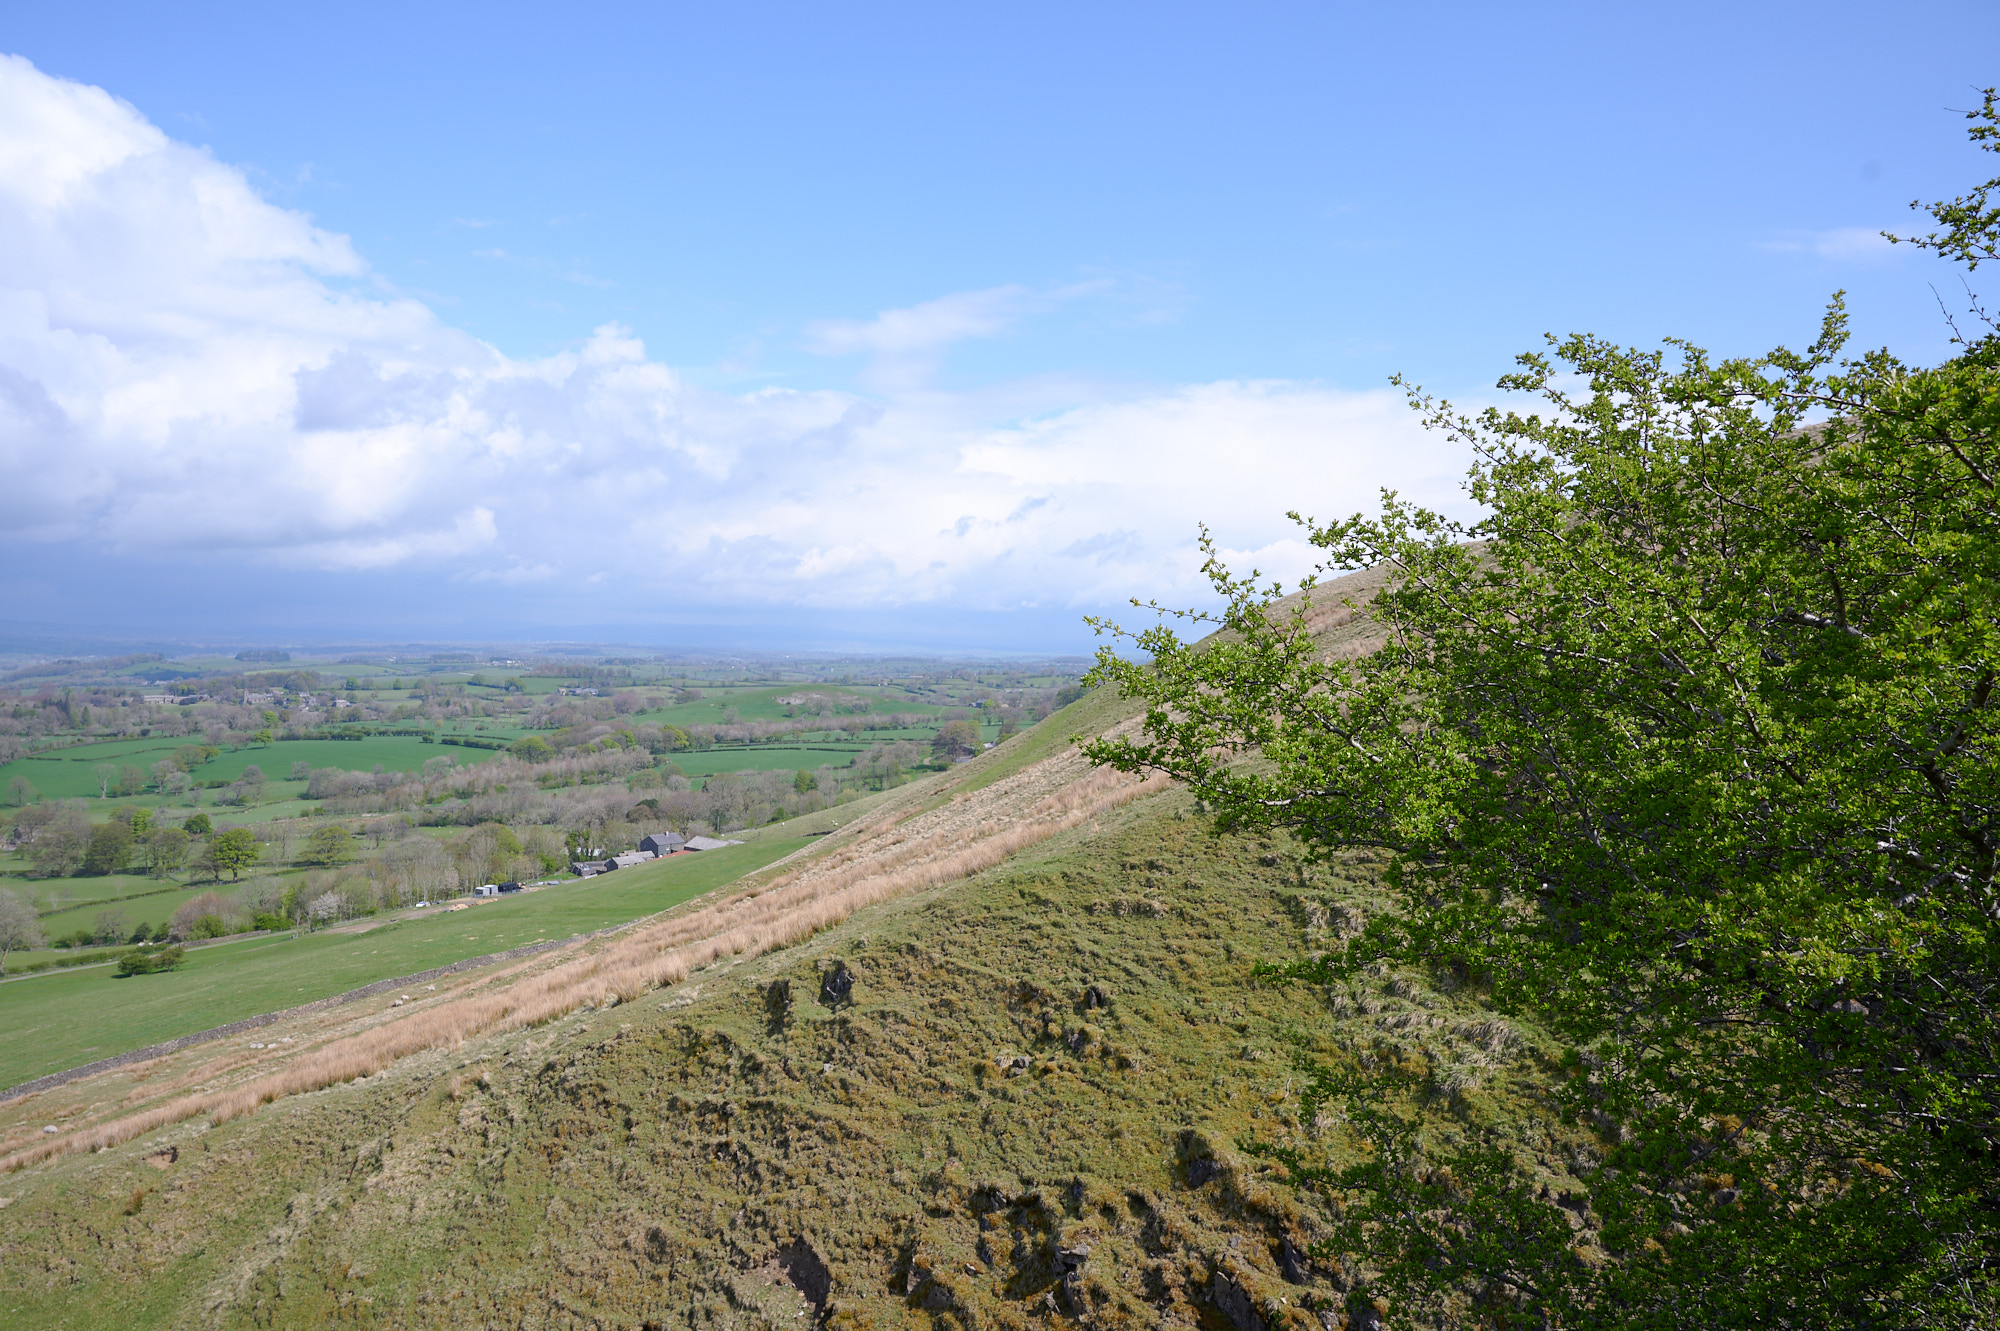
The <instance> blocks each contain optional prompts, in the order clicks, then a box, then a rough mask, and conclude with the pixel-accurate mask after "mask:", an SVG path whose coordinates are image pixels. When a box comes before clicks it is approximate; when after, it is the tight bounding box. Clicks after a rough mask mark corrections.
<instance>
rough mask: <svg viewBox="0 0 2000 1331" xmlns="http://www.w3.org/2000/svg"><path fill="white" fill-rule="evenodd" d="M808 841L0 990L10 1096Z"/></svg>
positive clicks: (0, 1050)
mask: <svg viewBox="0 0 2000 1331" xmlns="http://www.w3.org/2000/svg"><path fill="white" fill-rule="evenodd" d="M807 844H809V841H808V839H807V838H803V837H791V838H772V839H761V838H760V839H759V840H757V841H755V842H752V843H750V844H747V845H742V846H731V847H729V848H728V849H726V850H712V851H707V852H704V853H702V854H700V855H676V856H673V857H672V858H671V859H667V860H663V861H659V862H656V863H653V864H644V865H639V866H636V867H634V868H630V869H621V870H619V871H618V872H617V873H613V874H606V875H604V876H602V877H598V878H586V879H583V880H581V881H579V882H574V883H563V884H560V885H558V886H555V887H544V888H542V889H540V890H538V891H535V892H524V893H521V894H519V895H517V896H512V897H501V898H499V899H498V900H495V901H491V902H484V903H481V904H480V905H477V906H474V907H473V908H472V909H471V910H466V911H456V912H447V911H442V910H440V911H430V912H426V913H425V914H424V915H423V916H422V917H420V918H415V919H404V920H399V921H397V922H395V923H392V924H387V925H383V926H381V927H379V928H376V929H373V930H370V931H369V932H367V933H360V934H344V933H338V932H332V931H328V932H324V933H316V934H303V935H298V936H294V935H290V934H273V935H270V936H268V937H265V938H257V939H250V940H248V941H245V942H241V943H234V944H229V945H224V946H215V947H206V948H197V949H194V950H191V951H190V952H189V953H188V954H187V961H186V962H185V964H183V965H182V967H181V968H180V969H179V970H175V971H169V972H167V973H165V974H161V975H140V976H134V977H131V978H129V979H123V980H121V979H117V978H115V977H114V976H113V975H112V968H111V967H109V966H103V967H92V968H88V969H78V970H71V971H53V972H44V973H42V974H40V975H34V976H28V977H25V978H22V979H19V980H9V981H6V982H4V983H0V1087H5V1086H14V1085H18V1084H19V1083H21V1082H24V1081H30V1080H32V1079H34V1078H36V1077H39V1076H42V1075H44V1074H46V1073H50V1072H56V1071H59V1070H61V1069H63V1068H68V1067H75V1066H77V1065H78V1064H80V1063H87V1062H89V1061H91V1060H92V1059H95V1058H103V1057H106V1056H108V1055H111V1054H116V1053H122V1052H124V1051H125V1050H128V1049H136V1048H138V1047H140V1046H142V1045H147V1044H152V1043H154V1042H155V1041H159V1040H170V1039H172V1038H174V1037H175V1036H177V1035H186V1034H188V1033H190V1032H192V1031H199V1030H206V1029H207V1028H209V1027H211V1026H220V1025H223V1024H225V1023H227V1022H231V1021H240V1020H241V1019H243V1018H244V1017H251V1016H255V1015H257V1014H258V1013H260V1012H273V1011H276V1010H278V1009H280V1008H287V1007H293V1006H295V1005H297V1004H299V1003H309V1002H311V1001H312V1000H314V999H316V998H325V997H328V996H329V995H332V994H338V993H342V992H344V991H346V990H348V989H356V988H359V987H360V986H362V985H364V984H371V983H373V982H374V981H376V980H386V979H393V978H394V977H396V976H398V975H410V974H413V973H415V972H417V971H421V970H428V969H430V968H431V967H433V966H443V965H446V964H448V963H450V962H453V961H459V960H462V959H464V958H466V957H476V956H482V955H484V954H486V953H489V952H502V951H505V950H506V949H508V948H512V947H519V946H520V945H522V944H523V943H532V942H536V941H537V940H540V939H545V938H567V937H569V936H570V935H571V934H577V933H588V932H590V931H591V930H593V929H602V928H604V927H606V926H608V925H613V924H621V923H624V922H625V921H628V920H634V919H638V918H640V917H641V916H645V915H650V914H652V913H654V912H655V911H661V910H665V909H667V908H668V907H669V906H676V905H679V904H680V903H681V902H684V901H688V900H691V899H693V898H695V897H698V896H700V895H702V894H703V893H705V892H709V891H712V890H714V889H715V888H717V887H720V886H722V885H723V884H725V883H728V882H732V881H734V880H735V879H737V878H739V877H741V876H742V875H744V874H746V873H748V872H750V871H751V870H753V869H757V868H761V867H762V866H764V865H766V864H769V863H770V862H771V861H773V860H776V859H780V858H782V857H783V856H785V855H788V854H790V853H791V852H792V851H794V850H797V849H798V848H799V847H801V846H804V845H807ZM382 1001H384V1002H387V1001H388V999H387V998H386V997H385V998H384V999H383V1000H382Z"/></svg>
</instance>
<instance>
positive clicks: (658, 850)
mask: <svg viewBox="0 0 2000 1331" xmlns="http://www.w3.org/2000/svg"><path fill="white" fill-rule="evenodd" d="M686 845H687V841H686V840H685V839H684V838H683V837H682V836H681V834H680V833H678V832H655V833H653V834H652V835H651V836H644V837H640V838H639V849H640V850H650V851H652V852H653V853H654V854H655V855H671V854H673V853H674V852H675V851H677V850H680V849H682V848H684V847H685V846H686Z"/></svg>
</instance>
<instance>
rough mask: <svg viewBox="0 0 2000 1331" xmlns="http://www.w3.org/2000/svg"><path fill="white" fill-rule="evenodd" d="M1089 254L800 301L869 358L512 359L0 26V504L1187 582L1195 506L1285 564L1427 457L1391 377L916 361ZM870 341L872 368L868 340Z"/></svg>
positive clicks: (603, 588)
mask: <svg viewBox="0 0 2000 1331" xmlns="http://www.w3.org/2000/svg"><path fill="white" fill-rule="evenodd" d="M1096 286H1097V284H1086V285H1085V286H1080V287H1074V288H1067V289H1063V290H1059V291H1053V292H1049V291H1044V292H1034V291H1030V290H1028V289H1026V288H1023V287H1017V286H1006V287H997V288H993V289H990V290H986V291H976V292H964V293H959V294H956V295H947V296H944V297H941V298H939V299H937V300H933V301H928V302H925V303H923V304H919V305H915V306H912V307H909V308H907V309H902V310H890V311H885V312H883V313H881V314H879V315H878V316H876V317H875V318H874V319H872V320H865V321H837V320H836V321H827V322H823V323H819V324H816V325H814V326H812V327H811V328H810V329H808V330H807V336H808V339H809V342H810V344H811V345H812V346H813V347H814V348H815V349H817V350H820V351H823V352H826V353H828V354H860V355H865V356H868V357H870V358H871V361H870V366H871V370H870V373H871V374H872V375H873V377H872V378H870V377H867V376H866V375H864V377H863V379H862V381H861V382H862V383H863V384H864V386H867V387H869V388H870V389H871V390H872V391H871V392H869V393H867V394H863V393H854V392H831V391H827V392H800V391H793V390H787V389H777V388H766V389H762V390H759V391H757V392H753V393H749V394H744V395H729V394H725V393H720V392H715V391H711V390H707V389H703V388H700V387H698V386H695V385H691V384H690V383H688V382H687V381H686V380H685V379H684V378H683V377H682V376H680V375H679V374H677V373H676V372H675V371H674V370H673V369H671V368H670V367H668V366H665V365H662V364H660V363H658V362H656V361H653V360H651V359H649V358H648V356H647V354H646V351H645V348H644V346H643V345H642V344H641V343H640V342H639V340H638V339H637V338H636V337H634V336H633V335H632V333H631V332H629V331H628V330H625V329H622V328H619V327H616V326H607V327H604V328H600V329H598V330H597V331H596V332H595V333H593V334H592V335H591V337H590V338H589V339H588V340H586V341H585V342H584V343H583V344H582V345H581V346H579V347H578V348H577V349H575V350H573V351H570V352H567V353H564V354H561V355H555V356H549V357H545V358H541V359H529V360H522V359H514V358H510V357H507V356H505V355H502V354H501V353H499V352H498V351H496V350H495V349H494V348H492V347H490V346H487V345H485V344H483V343H481V342H479V341H478V340H476V339H474V338H472V337H470V336H468V335H466V334H465V333H463V332H460V331H458V330H456V329H453V328H451V327H449V326H448V325H446V324H444V323H443V322H441V321H440V320H439V319H438V318H437V316H436V315H435V313H434V312H433V311H432V310H431V309H430V308H429V307H428V306H426V305H424V304H422V303H420V302H418V301H415V300H411V299H407V298H385V297H384V296H383V295H382V294H381V293H380V292H379V291H378V290H377V289H376V285H375V284H374V283H373V282H372V281H371V274H370V273H369V271H368V269H367V266H366V264H365V263H364V262H363V261H362V260H361V259H360V257H359V256H357V255H356V254H355V253H354V251H353V249H352V247H351V246H350V245H349V244H348V242H347V240H346V239H345V238H344V237H341V236H337V235H333V234H330V233H328V232H326V231H324V230H322V229H320V228H317V227H315V226H314V225H313V224H312V222H311V221H310V219H308V218H307V217H305V216H304V215H302V214H299V213H297V212H293V211H288V210H286V209H283V208H279V207H276V206H274V205H272V204H271V203H269V202H268V201H266V200H264V199H262V198H260V197H259V196H258V195H257V193H256V192H255V191H254V190H253V189H252V188H251V187H250V185H249V183H248V182H247V180H246V179H245V178H244V176H243V174H242V173H241V172H240V171H237V170H235V169H234V168H231V167H229V166H226V165H224V164H222V163H219V162H217V161H216V160H215V159H214V158H213V157H212V156H211V155H209V154H208V153H206V152H204V151H202V150H199V149H196V148H192V147H189V146H187V145H185V144H181V143H178V142H175V141H174V140H172V139H171V138H169V137H167V136H166V135H164V134H162V133H161V132H160V131H159V130H158V129H157V128H155V127H154V126H152V125H151V124H149V123H147V122H146V121H145V120H144V118H143V117H141V116H140V115H139V114H138V112H136V111H135V110H134V109H133V108H132V107H130V106H129V105H126V104H125V103H123V102H120V101H118V100H116V99H115V98H113V97H111V96H109V95H108V94H106V93H105V92H103V91H101V90H98V89H95V88H88V87H83V86H80V85H77V84H73V83H66V82H63V81H61V80H57V79H53V78H50V77H47V76H45V75H43V74H41V73H39V72H38V71H36V70H35V69H34V68H33V66H32V65H30V64H29V63H28V62H26V61H25V60H21V59H17V58H0V474H4V475H5V476H6V477H7V478H8V482H7V484H6V485H4V486H0V528H4V530H5V532H7V533H8V534H10V535H13V536H16V537H27V538H31V539H38V540H41V541H44V542H48V543H50V546H49V548H50V549H51V550H52V551H60V550H61V549H62V548H65V547H66V546H79V545H80V546H85V547H89V548H93V549H110V550H113V551H125V552H135V553H151V554H164V553H182V552H185V553H188V554H191V555H201V554H215V553H218V552H234V553H235V554H237V555H238V556H240V557H243V558H248V559H254V560H256V561H257V562H258V563H260V564H264V565H272V566H278V567H294V568H301V569H334V570H363V569H376V570H380V569H409V570H412V571H424V572H427V573H428V574H430V575H433V576H441V577H446V578H451V579H457V580H461V581H464V582H481V583H487V584H491V585H494V586H497V587H511V588H535V587H544V588H546V587H551V586H554V587H571V588H580V587H591V586H595V587H597V588H598V590H597V591H594V592H591V593H590V594H591V595H593V596H596V597H597V598H599V600H598V603H599V605H600V606H601V607H602V609H603V612H606V613H613V614H615V613H616V611H617V609H618V607H619V606H621V605H625V606H635V607H636V606H641V605H646V604H657V603H659V602H660V601H662V600H663V599H671V600H673V601H674V602H675V603H677V604H680V605H711V606H719V605H730V604H737V605H741V604H746V603H754V604H764V605H811V606H821V607H861V608H865V607H890V606H898V605H911V604H925V603H932V604H946V605H950V606H952V607H953V608H955V609H998V608H1006V607H1017V606H1023V605H1040V606H1051V605H1057V606H1060V605H1079V604H1101V603H1103V602H1104V601H1106V600H1115V599H1118V598H1122V597H1125V596H1128V595H1134V594H1137V595H1142V596H1149V595H1155V594H1158V595H1162V596H1168V597H1171V596H1176V595H1184V594H1187V595H1191V594H1194V593H1195V592H1197V591H1198V587H1197V586H1196V578H1195V574H1196V569H1197V567H1198V563H1199V561H1198V558H1197V557H1196V555H1195V553H1194V549H1193V537H1194V535H1195V529H1196V524H1197V523H1198V522H1200V521H1203V520H1206V521H1208V522H1209V523H1210V524H1211V525H1212V526H1214V527H1215V528H1216V530H1217V532H1218V534H1219V535H1220V536H1221V537H1223V538H1224V539H1226V540H1228V541H1230V542H1232V543H1234V544H1235V545H1236V546H1238V547H1240V553H1241V554H1242V555H1243V557H1244V558H1245V560H1246V561H1247V562H1256V563H1259V564H1261V565H1263V566H1264V567H1265V568H1266V569H1267V571H1272V572H1279V573H1281V574H1283V575H1285V576H1288V577H1289V576H1296V575H1297V573H1299V572H1301V571H1302V570H1303V568H1304V567H1305V566H1306V565H1307V564H1309V563H1310V552H1309V551H1308V550H1306V549H1304V548H1303V547H1302V546H1301V545H1300V544H1299V542H1298V541H1297V538H1296V531H1295V529H1293V528H1292V527H1291V526H1290V524H1289V523H1287V522H1286V521H1285V520H1284V518H1283V516H1282V514H1283V510H1284V509H1286V508H1288V507H1295V506H1297V507H1304V508H1310V509H1317V510H1319V511H1321V512H1322V513H1331V512H1335V511H1346V510H1348V509H1352V508H1355V507H1361V506H1365V505H1367V504H1369V503H1371V502H1372V500H1373V497H1374V492H1375V489H1376V487H1377V486H1379V485H1384V484H1392V485H1397V486H1399V487H1400V488H1403V489H1405V490H1406V491H1413V492H1415V493H1416V494H1417V495H1418V496H1419V497H1423V498H1427V499H1431V500H1443V499H1447V498H1448V497H1449V496H1450V494H1451V488H1450V485H1449V483H1448V481H1447V479H1446V477H1445V475H1444V473H1445V471H1446V468H1445V467H1444V465H1443V463H1442V461H1441V459H1440V456H1439V454H1438V452H1437V447H1436V443H1435V441H1433V440H1431V439H1430V438H1429V437H1427V436H1425V435H1424V434H1423V433H1422V432H1421V431H1420V430H1419V429H1417V428H1416V423H1415V421H1414V419H1413V417H1412V415H1411V413H1410V412H1409V411H1408V410H1407V408H1406V407H1405V406H1404V405H1403V404H1402V402H1401V401H1400V399H1398V398H1397V397H1395V396H1394V395H1392V394H1390V393H1388V392H1386V391H1384V392H1367V393H1347V392H1340V391H1336V390H1333V389H1328V388H1325V387H1322V386H1317V385H1313V384H1301V383H1256V382H1234V381H1232V382H1222V383H1211V384H1200V385H1191V386H1184V387H1178V388H1171V389H1167V390H1162V391H1157V392H1151V393H1145V392H1134V391H1131V390H1126V391H1124V392H1122V393H1112V392H1110V391H1108V390H1102V389H1098V390H1092V389H1090V388H1089V387H1088V386H1079V385H1077V384H1075V383H1073V382H1065V383H1057V382H1053V381H1048V382H1041V381H1037V382H1030V383H1017V384H1007V385H999V386H995V387H993V388H991V389H988V390H985V391H982V392H976V393H963V392H962V393H944V392H940V391H937V390H934V389H931V388H928V387H926V386H925V384H926V375H927V373H928V368H929V367H930V366H932V365H934V364H935V362H936V358H937V357H938V356H939V355H940V354H941V353H942V352H943V350H944V349H945V348H947V347H948V346H950V345H951V344H952V343H954V342H959V341H963V340H965V339H968V338H976V337H986V336H992V335H994V334H996V333H1000V332H1003V331H1006V330H1008V329H1010V328H1014V327H1017V326H1019V325H1020V324H1021V322H1022V321H1023V320H1025V319H1026V318H1028V317H1029V316H1031V315H1032V314H1033V313H1035V312H1037V311H1039V310H1043V309H1047V308H1049V307H1050V306H1052V305H1053V304H1055V303H1057V302H1060V301H1064V300H1069V299H1074V298H1078V297H1080V296H1083V295H1088V294H1090V293H1091V292H1092V291H1094V290H1095V289H1096ZM884 367H887V368H886V369H885V368H884Z"/></svg>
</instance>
